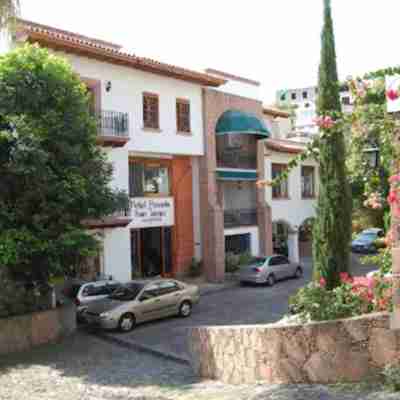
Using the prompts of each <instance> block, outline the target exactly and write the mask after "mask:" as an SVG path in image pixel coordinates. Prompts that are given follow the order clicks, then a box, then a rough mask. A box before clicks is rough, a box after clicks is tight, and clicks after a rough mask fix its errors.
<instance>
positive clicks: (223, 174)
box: [216, 171, 257, 181]
mask: <svg viewBox="0 0 400 400" xmlns="http://www.w3.org/2000/svg"><path fill="white" fill-rule="evenodd" d="M216 174H217V179H218V180H220V181H256V180H257V172H256V171H216Z"/></svg>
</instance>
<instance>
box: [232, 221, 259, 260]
mask: <svg viewBox="0 0 400 400" xmlns="http://www.w3.org/2000/svg"><path fill="white" fill-rule="evenodd" d="M246 233H250V248H251V255H252V256H255V257H256V256H259V255H260V238H259V236H260V235H259V231H258V227H257V226H250V227H243V228H230V229H225V231H224V234H225V237H226V236H233V235H244V234H246Z"/></svg>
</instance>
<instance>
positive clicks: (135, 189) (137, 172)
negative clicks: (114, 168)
mask: <svg viewBox="0 0 400 400" xmlns="http://www.w3.org/2000/svg"><path fill="white" fill-rule="evenodd" d="M143 173H144V166H143V164H140V163H136V162H135V163H130V164H129V196H131V197H143V195H144V190H143Z"/></svg>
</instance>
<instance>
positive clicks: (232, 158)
mask: <svg viewBox="0 0 400 400" xmlns="http://www.w3.org/2000/svg"><path fill="white" fill-rule="evenodd" d="M217 166H218V167H220V168H224V167H225V168H242V169H257V154H256V153H255V152H251V153H249V152H244V151H235V150H231V151H224V152H221V153H219V154H218V155H217Z"/></svg>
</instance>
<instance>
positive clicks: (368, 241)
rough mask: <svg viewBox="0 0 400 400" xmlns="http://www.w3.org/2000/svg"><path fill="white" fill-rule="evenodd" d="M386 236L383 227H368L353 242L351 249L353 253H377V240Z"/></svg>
mask: <svg viewBox="0 0 400 400" xmlns="http://www.w3.org/2000/svg"><path fill="white" fill-rule="evenodd" d="M384 236H385V234H384V232H383V229H380V228H370V229H366V230H364V231H362V232H361V233H360V234H359V235H358V236H357V237H356V238H355V239H354V240H353V241H352V242H351V251H352V252H353V253H375V252H376V251H377V246H376V243H375V242H376V240H377V239H379V238H383V237H384Z"/></svg>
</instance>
